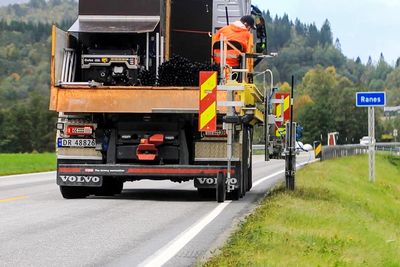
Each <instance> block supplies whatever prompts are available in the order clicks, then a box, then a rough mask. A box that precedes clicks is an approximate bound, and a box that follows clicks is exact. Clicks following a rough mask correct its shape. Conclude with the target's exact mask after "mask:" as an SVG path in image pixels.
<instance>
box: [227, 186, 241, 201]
mask: <svg viewBox="0 0 400 267" xmlns="http://www.w3.org/2000/svg"><path fill="white" fill-rule="evenodd" d="M226 198H227V199H230V200H239V199H240V188H237V189H235V190H233V191H231V192H229V193H227V194H226Z"/></svg>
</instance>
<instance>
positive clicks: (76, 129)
mask: <svg viewBox="0 0 400 267" xmlns="http://www.w3.org/2000/svg"><path fill="white" fill-rule="evenodd" d="M67 134H68V135H92V134H93V126H85V125H79V126H78V125H70V126H68V127H67Z"/></svg>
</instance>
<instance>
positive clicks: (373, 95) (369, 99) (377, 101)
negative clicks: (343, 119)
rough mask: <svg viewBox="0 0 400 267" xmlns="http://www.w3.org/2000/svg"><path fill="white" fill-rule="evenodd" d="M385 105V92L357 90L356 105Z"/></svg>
mask: <svg viewBox="0 0 400 267" xmlns="http://www.w3.org/2000/svg"><path fill="white" fill-rule="evenodd" d="M385 105H386V93H385V92H357V93H356V106H357V107H384V106H385Z"/></svg>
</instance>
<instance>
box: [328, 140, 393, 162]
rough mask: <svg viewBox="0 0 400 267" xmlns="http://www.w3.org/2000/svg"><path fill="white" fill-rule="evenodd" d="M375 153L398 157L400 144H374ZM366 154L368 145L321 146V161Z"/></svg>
mask: <svg viewBox="0 0 400 267" xmlns="http://www.w3.org/2000/svg"><path fill="white" fill-rule="evenodd" d="M375 150H376V151H387V152H389V153H390V154H391V155H398V156H400V143H376V144H375ZM367 153H368V145H340V146H323V147H322V158H321V160H327V159H332V158H339V157H346V156H352V155H360V154H367Z"/></svg>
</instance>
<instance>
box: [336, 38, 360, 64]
mask: <svg viewBox="0 0 400 267" xmlns="http://www.w3.org/2000/svg"><path fill="white" fill-rule="evenodd" d="M335 48H336V49H337V50H338V51H340V52H342V45H341V44H340V41H339V38H336V40H335ZM357 58H358V59H360V58H359V57H357Z"/></svg>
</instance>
